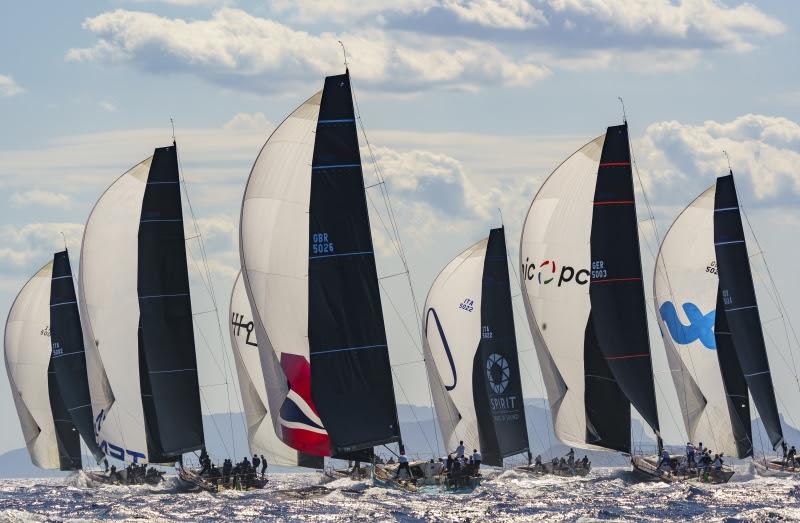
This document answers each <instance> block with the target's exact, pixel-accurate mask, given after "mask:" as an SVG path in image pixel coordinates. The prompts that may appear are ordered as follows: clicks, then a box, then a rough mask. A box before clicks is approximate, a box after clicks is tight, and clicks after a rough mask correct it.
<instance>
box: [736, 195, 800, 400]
mask: <svg viewBox="0 0 800 523" xmlns="http://www.w3.org/2000/svg"><path fill="white" fill-rule="evenodd" d="M739 208H740V209H741V214H743V215H744V219H745V221H746V222H747V228H748V229H750V235H751V236H752V237H753V240H754V241H755V242H756V248H757V249H758V251H760V252H761V259H762V260H763V261H764V268H765V269H766V271H767V277H768V278H769V281H770V283H771V284H772V288H773V291H774V293H775V296H776V298H777V305H778V312H779V313H780V315H781V317H782V318H784V330H785V331H786V341H787V344H789V345H791V342H790V341H789V332H788V330H791V331H792V335H793V336H794V339H795V343H797V345H798V346H800V341H798V338H797V331H795V329H794V325H793V324H792V321H791V319H789V317H788V311H787V310H786V306H785V305H784V303H783V298H782V297H781V295H780V293H779V292H778V286H777V284H776V283H775V279H774V278H773V277H772V271H771V270H770V268H769V264H768V263H767V256H766V254H765V253H764V251H763V249H762V248H761V244H760V242H759V241H758V236H756V232H755V230H754V229H753V225H752V224H751V223H750V216H749V215H748V214H747V212H746V211H745V209H744V207H743V206H742V204H741V202H740V203H739ZM787 324H788V326H789V329H786V325H787ZM789 354H790V356H791V359H792V370H793V371H794V379H795V382H796V383H797V390H798V391H800V380H798V372H797V364H796V362H795V358H794V351H792V350H791V347H789Z"/></svg>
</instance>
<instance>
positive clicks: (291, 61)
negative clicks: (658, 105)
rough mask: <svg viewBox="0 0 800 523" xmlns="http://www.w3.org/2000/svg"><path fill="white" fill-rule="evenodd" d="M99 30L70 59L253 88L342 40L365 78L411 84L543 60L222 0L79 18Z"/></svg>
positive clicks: (281, 85) (313, 65)
mask: <svg viewBox="0 0 800 523" xmlns="http://www.w3.org/2000/svg"><path fill="white" fill-rule="evenodd" d="M84 27H85V28H86V29H87V30H89V31H91V32H92V33H94V34H95V35H97V37H98V41H97V42H96V43H95V45H94V46H92V47H89V48H77V49H71V50H70V51H69V52H68V53H67V58H68V59H69V60H74V61H101V62H110V63H131V64H133V65H135V66H137V67H139V68H141V69H143V70H146V71H150V72H158V73H164V72H188V73H192V74H196V75H198V76H201V77H203V78H205V79H206V80H208V81H210V82H214V83H218V84H221V85H224V86H228V87H232V88H237V89H246V90H252V91H257V92H272V91H278V90H281V91H282V90H284V89H285V88H286V87H287V85H291V84H293V83H303V82H308V81H309V80H310V79H312V78H314V79H318V78H319V77H320V76H323V75H325V74H330V73H332V72H335V71H340V70H341V68H342V65H341V62H342V57H341V49H340V47H339V44H338V41H339V40H342V41H345V42H346V44H347V49H348V53H349V55H350V59H351V62H352V63H353V64H357V67H358V80H359V82H360V83H361V84H362V85H365V86H366V87H371V88H378V89H381V90H383V91H394V92H409V91H412V92H413V91H416V90H419V89H422V88H425V87H441V88H447V89H460V90H477V89H480V88H482V87H485V86H487V85H505V86H508V85H513V86H528V85H531V84H533V83H535V82H537V81H538V80H541V79H542V78H544V77H546V76H547V75H548V74H549V70H548V69H547V68H545V67H543V66H541V65H538V64H536V63H534V62H533V61H532V60H530V59H529V58H526V57H523V58H519V59H517V58H514V57H511V56H508V55H506V54H504V53H503V52H501V51H500V50H499V49H498V48H496V47H495V46H493V45H489V44H485V43H481V42H477V41H474V40H470V39H466V38H439V37H435V36H424V37H423V36H420V35H410V34H407V33H404V32H387V31H382V30H380V29H377V28H374V27H373V28H370V27H366V28H364V29H362V30H358V31H354V32H341V33H336V34H334V33H320V34H311V33H308V32H305V31H298V30H295V29H292V28H290V27H288V26H286V25H284V24H282V23H279V22H276V21H274V20H270V19H266V18H259V17H256V16H253V15H251V14H248V13H246V12H245V11H242V10H239V9H232V8H223V9H220V10H218V11H216V12H215V13H214V14H213V15H212V16H211V18H209V19H207V20H188V21H187V20H183V19H180V18H167V17H162V16H158V15H155V14H152V13H144V12H135V11H126V10H121V9H119V10H116V11H113V12H107V13H103V14H101V15H99V16H96V17H94V18H90V19H88V20H86V21H85V23H84Z"/></svg>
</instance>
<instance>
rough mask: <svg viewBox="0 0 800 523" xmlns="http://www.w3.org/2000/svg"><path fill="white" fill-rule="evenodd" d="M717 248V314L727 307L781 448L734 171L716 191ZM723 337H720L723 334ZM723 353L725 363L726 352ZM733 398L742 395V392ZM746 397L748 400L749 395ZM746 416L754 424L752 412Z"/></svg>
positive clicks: (761, 409) (758, 401) (741, 360)
mask: <svg viewBox="0 0 800 523" xmlns="http://www.w3.org/2000/svg"><path fill="white" fill-rule="evenodd" d="M714 251H715V252H716V255H717V265H718V267H719V301H718V303H717V315H719V314H720V312H723V313H724V315H725V316H726V318H727V323H728V329H729V332H730V342H731V344H732V345H733V348H734V349H735V356H736V358H738V364H739V365H740V367H741V372H742V374H743V376H744V379H745V380H746V382H747V386H746V388H745V390H747V389H749V390H750V394H751V395H752V396H753V402H754V403H755V405H756V408H757V409H758V413H759V415H760V416H761V420H762V422H763V423H764V428H765V429H766V431H767V434H768V435H769V439H770V442H771V443H772V446H773V448H777V447H778V445H780V443H781V442H782V441H783V431H782V430H781V421H780V417H779V415H778V407H777V404H776V401H775V389H774V387H773V385H772V375H771V374H770V369H769V361H768V360H767V351H766V346H765V344H764V333H763V332H762V330H761V318H760V316H759V313H758V304H757V303H756V293H755V288H754V287H753V275H752V273H751V271H750V258H749V256H748V254H747V244H746V243H745V239H744V229H743V228H742V217H741V214H740V211H739V200H738V198H737V196H736V186H735V184H734V181H733V173H730V174H729V175H727V176H722V177H720V178H718V179H717V189H716V193H715V196H714ZM720 307H722V308H720ZM717 338H718V339H719V338H720V335H719V334H717ZM718 356H719V357H720V365H721V366H722V360H721V359H722V357H723V355H722V354H718ZM726 385H727V384H726ZM733 399H734V400H737V401H739V400H738V399H737V398H733ZM730 400H731V398H730V397H729V401H730ZM742 403H745V404H746V403H747V400H746V398H745V400H744V401H742ZM746 419H747V420H748V423H747V425H748V426H749V420H750V416H749V413H748V416H747V418H746ZM748 432H749V430H748ZM751 453H752V449H751Z"/></svg>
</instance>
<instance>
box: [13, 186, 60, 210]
mask: <svg viewBox="0 0 800 523" xmlns="http://www.w3.org/2000/svg"><path fill="white" fill-rule="evenodd" d="M11 202H12V203H13V204H14V205H16V206H18V207H24V206H29V205H40V206H42V207H57V208H61V209H68V208H70V207H71V206H72V200H71V199H70V197H69V196H67V195H66V194H62V193H56V192H50V191H40V190H33V191H25V192H17V193H14V194H12V195H11Z"/></svg>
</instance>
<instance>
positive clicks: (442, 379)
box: [423, 228, 528, 466]
mask: <svg viewBox="0 0 800 523" xmlns="http://www.w3.org/2000/svg"><path fill="white" fill-rule="evenodd" d="M424 310H425V316H424V318H425V320H424V325H423V331H424V333H425V338H424V350H425V360H426V362H427V364H428V366H429V372H428V374H429V376H430V379H431V389H432V391H433V395H434V406H435V408H436V415H437V419H438V421H439V425H440V428H441V430H442V434H443V435H444V440H445V441H444V443H445V445H446V446H447V448H448V449H454V448H455V447H456V446H457V445H458V443H459V441H464V444H465V445H466V446H467V447H468V448H478V449H480V451H481V454H482V457H483V462H484V463H486V464H488V465H494V466H502V464H503V458H504V457H507V456H511V455H514V454H519V453H521V452H525V451H526V450H528V437H527V429H526V426H525V412H524V405H523V396H522V384H521V379H520V374H519V361H518V356H517V344H516V335H515V332H514V318H513V310H512V305H511V289H510V285H509V278H508V264H507V258H506V247H505V234H504V230H503V228H499V229H492V230H491V231H490V234H489V237H488V238H485V239H483V240H481V241H479V242H478V243H476V244H474V245H472V246H471V247H469V248H468V249H467V250H465V251H464V252H462V253H461V254H459V255H458V256H457V257H456V258H454V259H453V260H452V261H451V262H450V263H449V264H448V265H447V266H446V267H445V268H444V269H443V270H442V272H441V273H439V275H438V276H437V278H436V280H435V281H434V283H433V285H432V286H431V289H430V292H429V293H428V297H427V299H426V302H425V309H424Z"/></svg>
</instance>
